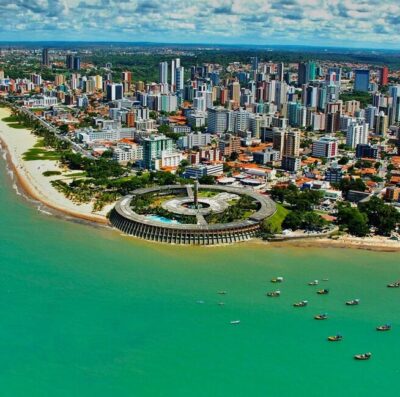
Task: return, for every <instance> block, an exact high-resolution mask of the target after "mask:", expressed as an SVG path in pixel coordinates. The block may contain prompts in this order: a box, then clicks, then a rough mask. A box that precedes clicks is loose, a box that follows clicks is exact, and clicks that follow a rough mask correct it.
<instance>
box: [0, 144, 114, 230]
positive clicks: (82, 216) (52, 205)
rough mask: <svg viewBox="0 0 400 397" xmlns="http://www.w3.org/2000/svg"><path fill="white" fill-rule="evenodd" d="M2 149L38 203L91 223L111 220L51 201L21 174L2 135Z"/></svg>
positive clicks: (17, 178)
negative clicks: (73, 209)
mask: <svg viewBox="0 0 400 397" xmlns="http://www.w3.org/2000/svg"><path fill="white" fill-rule="evenodd" d="M0 146H1V148H0V150H2V151H4V153H5V155H6V160H5V161H6V162H7V166H8V167H9V169H10V170H11V171H12V173H13V174H14V175H15V181H16V183H17V185H18V187H20V188H21V189H22V191H23V193H24V194H26V195H27V196H28V197H29V198H30V199H32V200H34V201H37V202H38V203H41V204H43V205H44V206H45V207H47V208H48V209H51V210H54V211H57V212H59V213H61V214H62V215H66V216H68V217H72V218H77V219H79V220H83V221H87V222H90V223H97V224H101V225H105V226H106V225H108V224H109V222H108V220H107V218H105V217H104V219H102V218H101V217H100V216H97V215H93V216H91V215H85V214H82V213H78V212H75V211H71V210H69V209H66V208H63V207H61V206H59V205H57V204H55V203H51V202H50V201H48V200H46V199H45V198H44V197H43V196H42V195H40V194H39V193H38V192H37V190H36V189H35V188H34V187H33V186H32V185H31V184H30V183H29V182H28V181H27V180H26V179H25V176H23V175H21V173H20V171H19V170H18V168H17V166H16V165H15V164H14V162H13V161H12V158H11V154H10V150H9V148H8V145H7V144H6V143H5V141H4V140H3V139H2V137H1V136H0Z"/></svg>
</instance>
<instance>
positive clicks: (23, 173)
mask: <svg viewBox="0 0 400 397" xmlns="http://www.w3.org/2000/svg"><path fill="white" fill-rule="evenodd" d="M9 113H10V112H9V110H8V109H6V108H0V145H1V146H2V150H3V151H4V152H5V154H6V161H7V163H8V166H9V168H10V169H11V171H12V172H13V173H14V175H15V178H16V181H17V182H18V185H19V186H20V187H21V188H22V190H23V191H24V193H26V194H27V195H28V196H29V197H30V198H32V199H34V200H36V201H38V202H40V203H42V204H43V205H45V206H46V207H48V208H49V209H53V210H55V211H57V212H60V213H62V214H64V215H67V216H69V217H73V218H77V219H80V220H83V221H89V222H95V223H97V224H101V225H108V224H109V222H108V219H107V217H106V216H105V214H93V213H91V210H90V205H87V204H86V205H85V204H83V205H77V204H74V203H72V202H71V201H70V200H68V199H67V198H65V197H64V196H63V195H62V193H60V192H58V191H57V190H56V189H55V188H53V186H51V184H50V181H51V180H53V179H52V178H51V177H50V178H49V177H45V176H43V175H42V172H43V171H46V170H48V169H55V168H58V166H57V165H56V162H55V161H51V160H43V161H42V160H33V161H24V160H23V158H22V155H23V153H25V152H26V150H29V149H30V148H32V147H33V146H34V145H35V143H36V142H37V141H38V138H37V137H35V136H34V135H33V134H32V133H31V131H30V130H28V129H13V128H11V127H9V126H8V125H7V124H6V123H5V122H4V121H2V119H3V118H4V117H7V116H8V115H9ZM49 196H51V197H49Z"/></svg>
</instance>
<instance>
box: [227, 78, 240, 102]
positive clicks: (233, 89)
mask: <svg viewBox="0 0 400 397" xmlns="http://www.w3.org/2000/svg"><path fill="white" fill-rule="evenodd" d="M229 88H230V98H231V99H232V101H234V102H235V103H236V104H240V83H239V82H238V81H234V82H233V83H232V84H231V85H230V87H229Z"/></svg>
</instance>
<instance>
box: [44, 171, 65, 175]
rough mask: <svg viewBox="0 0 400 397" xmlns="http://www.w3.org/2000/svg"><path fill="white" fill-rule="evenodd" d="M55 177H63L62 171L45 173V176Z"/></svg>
mask: <svg viewBox="0 0 400 397" xmlns="http://www.w3.org/2000/svg"><path fill="white" fill-rule="evenodd" d="M55 175H61V172H60V171H45V172H43V176H55Z"/></svg>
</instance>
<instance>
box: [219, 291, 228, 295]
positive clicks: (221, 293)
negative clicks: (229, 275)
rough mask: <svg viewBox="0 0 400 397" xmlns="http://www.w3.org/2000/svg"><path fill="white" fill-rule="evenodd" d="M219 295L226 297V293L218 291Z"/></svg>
mask: <svg viewBox="0 0 400 397" xmlns="http://www.w3.org/2000/svg"><path fill="white" fill-rule="evenodd" d="M218 295H226V291H218Z"/></svg>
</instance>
